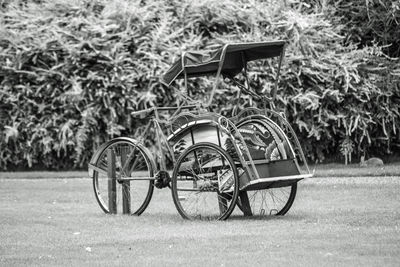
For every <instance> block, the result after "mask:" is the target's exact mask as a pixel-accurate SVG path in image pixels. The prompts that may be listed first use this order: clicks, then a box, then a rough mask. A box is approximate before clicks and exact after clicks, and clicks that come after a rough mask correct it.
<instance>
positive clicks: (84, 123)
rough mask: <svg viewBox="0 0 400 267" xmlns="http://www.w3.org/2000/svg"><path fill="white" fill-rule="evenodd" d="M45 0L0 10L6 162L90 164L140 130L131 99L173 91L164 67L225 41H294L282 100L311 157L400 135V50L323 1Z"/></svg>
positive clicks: (223, 101) (160, 97) (262, 76)
mask: <svg viewBox="0 0 400 267" xmlns="http://www.w3.org/2000/svg"><path fill="white" fill-rule="evenodd" d="M27 2H28V1H27ZM37 2H38V3H23V4H21V3H20V4H14V3H13V2H12V1H10V2H9V3H5V4H4V7H3V11H2V17H1V22H0V23H1V28H0V64H1V72H0V108H1V110H0V136H1V139H0V169H6V168H10V167H15V166H18V167H25V166H29V167H30V166H45V167H48V168H67V167H72V166H75V167H82V166H84V165H85V163H86V162H87V161H88V159H89V158H90V156H91V154H92V152H93V150H94V149H95V148H96V147H98V146H99V144H101V143H103V142H104V141H105V140H107V139H110V138H112V137H116V136H120V135H132V134H134V132H135V131H136V130H137V128H138V126H139V123H138V122H137V121H136V120H134V119H132V118H131V117H130V116H129V113H130V111H131V110H137V109H142V108H145V107H149V106H155V105H167V104H171V103H173V102H174V101H175V96H174V94H173V93H172V91H171V90H170V89H168V88H166V87H164V86H162V85H161V84H160V83H159V82H158V79H157V78H156V77H158V76H160V75H161V74H162V73H163V71H165V70H166V69H167V68H168V67H169V66H170V64H171V63H172V62H173V61H174V60H175V59H176V58H177V56H179V54H180V53H181V52H182V51H184V50H197V49H204V48H208V47H210V46H212V45H215V44H221V43H224V42H228V41H232V42H238V41H262V40H272V39H287V40H288V42H289V45H288V48H287V53H286V54H287V56H286V59H285V63H284V65H283V69H282V76H281V77H282V78H281V80H280V84H279V85H280V89H279V91H278V94H279V95H278V100H277V106H278V108H279V109H281V110H283V111H284V112H285V114H286V116H287V117H288V119H289V120H290V122H291V123H292V124H293V126H294V128H295V130H296V132H298V133H299V137H300V139H301V142H302V144H303V146H304V148H305V150H306V154H307V155H308V156H309V157H310V158H311V159H312V160H323V159H324V158H325V157H327V156H332V155H337V154H339V153H340V151H344V148H348V147H351V148H353V155H355V156H358V155H359V153H361V152H364V151H366V152H369V153H370V154H380V155H382V154H390V153H392V151H393V150H394V149H395V148H396V147H397V146H399V144H400V140H399V136H400V135H399V132H398V130H399V129H398V125H399V117H400V113H399V106H400V103H399V102H400V101H399V97H400V86H399V77H400V67H399V65H398V61H395V60H391V59H387V58H386V57H384V56H383V54H382V51H381V49H380V47H378V46H376V45H372V46H367V47H364V48H362V49H357V47H356V46H353V45H352V44H351V43H348V44H346V45H344V42H343V37H342V36H341V35H340V34H341V33H342V32H343V28H342V27H341V25H340V24H332V21H331V20H330V19H329V18H328V17H327V16H326V14H324V13H323V12H321V10H322V9H321V10H314V11H313V12H310V10H309V8H308V7H307V6H302V5H300V6H299V5H285V2H281V1H267V2H264V1H245V0H243V1H233V0H225V1H206V0H200V1H195V2H193V3H192V1H177V0H176V1H168V2H164V1H161V0H158V1H148V2H147V1H123V0H114V1H106V0H103V1H86V2H83V1H65V0H62V1H37ZM145 2H146V3H145ZM316 8H318V7H317V6H316ZM260 67H261V66H260V65H259V64H258V65H257V64H256V65H255V66H254V69H253V70H252V71H251V72H250V75H251V76H252V77H253V78H254V83H253V86H254V87H256V88H266V90H269V88H270V86H269V85H270V84H271V83H272V82H273V79H274V78H273V75H270V73H267V74H266V73H265V72H263V71H262V70H261V68H260ZM207 87H209V82H200V85H199V88H203V90H204V91H205V88H207ZM231 96H232V93H229V92H226V89H224V87H221V89H220V90H219V91H218V93H217V95H216V100H215V101H216V102H215V103H217V104H219V106H220V107H224V106H225V107H226V108H223V110H222V112H224V113H228V112H229V109H231V108H232V106H231V105H230V104H229V102H228V101H227V98H229V97H231Z"/></svg>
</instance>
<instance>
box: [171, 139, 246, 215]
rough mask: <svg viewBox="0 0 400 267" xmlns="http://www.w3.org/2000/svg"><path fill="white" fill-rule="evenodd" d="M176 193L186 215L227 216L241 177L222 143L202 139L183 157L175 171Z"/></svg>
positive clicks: (182, 211)
mask: <svg viewBox="0 0 400 267" xmlns="http://www.w3.org/2000/svg"><path fill="white" fill-rule="evenodd" d="M171 186H172V197H173V199H174V203H175V206H176V208H177V210H178V212H179V213H180V215H181V216H182V217H183V218H185V219H191V220H194V219H200V220H225V219H227V218H228V217H229V215H230V214H231V213H232V211H233V209H234V208H235V205H236V202H237V197H238V193H239V178H238V172H237V168H236V166H235V163H234V162H233V160H232V158H231V157H230V156H229V154H228V153H227V152H226V151H225V150H223V149H222V148H221V147H219V146H217V145H214V144H212V143H198V144H195V145H193V146H191V147H189V148H187V149H186V150H185V151H184V152H183V153H182V154H181V156H180V157H179V159H178V161H177V163H176V165H175V168H174V172H173V175H172V184H171Z"/></svg>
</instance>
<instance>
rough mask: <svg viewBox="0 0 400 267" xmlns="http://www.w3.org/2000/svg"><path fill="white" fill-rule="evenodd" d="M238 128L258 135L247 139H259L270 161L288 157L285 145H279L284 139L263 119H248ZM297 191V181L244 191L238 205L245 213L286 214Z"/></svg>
mask: <svg viewBox="0 0 400 267" xmlns="http://www.w3.org/2000/svg"><path fill="white" fill-rule="evenodd" d="M238 129H239V131H241V130H245V131H246V130H247V131H248V133H253V136H256V137H253V138H252V139H251V138H250V137H247V140H250V139H251V140H257V141H258V143H257V145H258V147H257V148H258V149H259V148H260V147H261V148H264V150H261V149H259V151H261V152H262V156H263V157H265V158H267V159H268V160H270V161H274V160H281V159H287V157H288V156H287V155H288V153H286V152H285V151H284V146H281V147H280V149H279V146H278V145H277V144H278V143H280V141H282V140H280V138H281V137H279V136H278V134H275V133H274V130H273V129H267V128H266V127H264V124H263V123H262V122H261V121H258V122H257V121H252V120H248V121H245V122H242V123H240V124H239V125H238ZM244 134H246V132H244ZM277 141H278V143H277ZM253 142H254V141H253ZM246 144H247V143H246ZM252 144H253V145H254V143H252V142H251V141H250V142H249V143H248V144H247V145H248V146H249V147H250V149H251V146H252ZM270 148H272V149H270ZM259 151H254V150H253V153H254V152H256V153H260V152H259ZM263 159H264V158H263ZM296 192H297V182H293V183H287V184H285V186H282V187H273V186H272V187H270V188H267V189H263V190H255V191H242V192H240V193H239V199H238V207H239V208H240V209H241V210H242V212H243V213H244V214H245V215H253V216H264V215H285V214H286V213H287V212H288V211H289V209H290V208H291V206H292V204H293V202H294V199H295V197H296ZM246 207H247V208H246ZM249 208H250V210H249Z"/></svg>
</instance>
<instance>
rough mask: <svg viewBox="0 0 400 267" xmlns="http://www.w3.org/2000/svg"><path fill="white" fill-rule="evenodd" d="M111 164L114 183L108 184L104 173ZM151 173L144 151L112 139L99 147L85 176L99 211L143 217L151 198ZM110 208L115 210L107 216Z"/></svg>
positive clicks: (129, 142)
mask: <svg viewBox="0 0 400 267" xmlns="http://www.w3.org/2000/svg"><path fill="white" fill-rule="evenodd" d="M110 156H111V158H110ZM111 161H114V162H115V165H114V166H115V176H116V181H115V182H114V183H112V182H111V183H110V179H109V173H108V172H109V171H110V169H109V168H110V167H109V166H110V162H111ZM154 170H155V166H154V161H153V160H152V158H151V155H150V154H149V152H148V150H147V149H146V148H145V147H143V146H142V145H141V144H140V143H138V142H136V141H135V140H134V139H130V138H116V139H113V140H111V141H109V142H108V143H106V144H105V145H103V146H102V147H100V149H99V150H98V151H97V152H96V153H95V154H94V156H93V158H92V160H91V164H90V165H89V174H90V176H91V177H92V179H93V189H94V193H95V196H96V199H97V202H98V203H99V205H100V207H101V209H102V210H103V211H104V212H105V213H124V214H132V215H140V214H141V213H143V211H144V210H145V209H146V208H147V206H148V205H149V203H150V200H151V197H152V195H153V190H154V186H153V184H154ZM113 186H114V188H113ZM110 190H111V191H114V192H115V194H116V195H112V193H111V194H110ZM112 199H113V200H114V202H112ZM110 206H113V208H112V209H114V210H115V208H114V207H116V210H115V211H114V212H110V211H111V210H110Z"/></svg>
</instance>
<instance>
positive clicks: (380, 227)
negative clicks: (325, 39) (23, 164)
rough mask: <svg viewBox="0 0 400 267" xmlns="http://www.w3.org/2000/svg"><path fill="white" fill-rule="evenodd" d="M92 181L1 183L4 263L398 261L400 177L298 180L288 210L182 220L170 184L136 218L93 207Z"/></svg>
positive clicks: (376, 263) (398, 263)
mask: <svg viewBox="0 0 400 267" xmlns="http://www.w3.org/2000/svg"><path fill="white" fill-rule="evenodd" d="M91 186H92V185H91V180H89V179H0V265H2V266H15V265H35V266H36V265H49V266H54V265H69V266H81V265H93V266H97V265H104V266H105V265H107V266H110V265H126V266H180V265H181V266H188V265H190V266H205V265H210V266H255V265H261V266H267V265H284V266H287V265H291V266H299V265H300V266H301V265H303V266H325V265H335V266H342V265H348V266H349V265H350V266H360V265H366V266H379V265H384V266H400V225H399V224H400V195H399V192H400V177H370V178H366V177H364V178H330V179H327V178H321V179H318V178H314V179H308V180H305V181H301V182H300V183H299V189H298V195H297V198H296V200H295V203H294V206H293V207H292V209H291V210H290V211H289V213H288V214H287V215H286V216H283V217H279V218H278V217H273V218H266V219H251V218H243V217H241V216H240V217H231V218H230V219H228V220H227V221H223V222H199V221H195V222H192V221H185V220H183V219H181V217H180V216H179V215H178V213H177V211H176V210H175V206H174V204H173V201H172V197H171V194H170V191H169V189H163V190H156V191H155V194H154V197H153V200H152V202H151V203H150V206H149V208H148V210H146V212H145V213H144V214H143V215H142V216H140V217H135V216H121V215H118V216H111V215H106V214H104V213H102V211H101V210H100V208H99V207H98V206H97V203H96V200H95V198H94V194H93V192H92V187H91Z"/></svg>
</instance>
